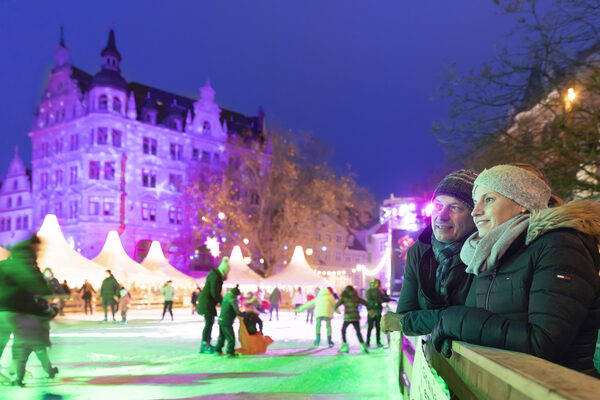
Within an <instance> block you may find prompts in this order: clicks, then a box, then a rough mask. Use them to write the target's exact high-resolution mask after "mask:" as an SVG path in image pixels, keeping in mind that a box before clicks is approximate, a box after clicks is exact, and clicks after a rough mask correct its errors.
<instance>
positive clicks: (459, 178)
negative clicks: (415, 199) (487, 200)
mask: <svg viewBox="0 0 600 400" xmlns="http://www.w3.org/2000/svg"><path fill="white" fill-rule="evenodd" d="M475 178H477V173H476V172H475V171H471V170H470V169H460V170H458V171H454V172H452V173H450V174H449V175H447V176H446V177H445V178H444V179H442V181H441V182H440V184H439V185H438V187H437V188H436V189H435V192H433V198H434V199H435V198H436V197H437V196H439V195H441V194H445V195H447V196H452V197H455V198H457V199H458V200H460V201H462V202H463V203H465V204H466V205H467V207H469V208H470V209H471V210H472V209H473V182H475Z"/></svg>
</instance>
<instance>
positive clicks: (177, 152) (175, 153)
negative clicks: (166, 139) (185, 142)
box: [171, 143, 183, 161]
mask: <svg viewBox="0 0 600 400" xmlns="http://www.w3.org/2000/svg"><path fill="white" fill-rule="evenodd" d="M182 153H183V146H182V145H180V144H175V143H171V160H176V161H181V154H182Z"/></svg>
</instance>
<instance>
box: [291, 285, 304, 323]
mask: <svg viewBox="0 0 600 400" xmlns="http://www.w3.org/2000/svg"><path fill="white" fill-rule="evenodd" d="M304 303H306V296H305V295H304V293H302V288H301V287H300V286H298V290H296V291H295V292H294V296H292V304H293V305H294V307H300V306H301V305H302V304H304ZM297 316H298V312H296V311H295V312H294V319H296V317H297Z"/></svg>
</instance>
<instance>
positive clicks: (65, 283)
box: [59, 279, 71, 315]
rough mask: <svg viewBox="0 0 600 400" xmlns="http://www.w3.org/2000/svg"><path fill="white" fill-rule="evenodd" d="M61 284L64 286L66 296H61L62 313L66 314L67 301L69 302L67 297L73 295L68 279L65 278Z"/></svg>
mask: <svg viewBox="0 0 600 400" xmlns="http://www.w3.org/2000/svg"><path fill="white" fill-rule="evenodd" d="M60 286H61V287H62V290H63V292H64V293H65V295H64V296H62V297H60V300H59V301H60V315H65V303H66V302H67V299H68V298H69V297H70V296H71V288H70V287H69V284H68V283H67V280H66V279H64V280H63V283H61V284H60Z"/></svg>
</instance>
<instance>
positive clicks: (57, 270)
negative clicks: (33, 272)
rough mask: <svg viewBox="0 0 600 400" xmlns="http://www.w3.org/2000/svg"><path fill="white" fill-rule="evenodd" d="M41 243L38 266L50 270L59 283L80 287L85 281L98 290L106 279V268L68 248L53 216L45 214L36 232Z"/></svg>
mask: <svg viewBox="0 0 600 400" xmlns="http://www.w3.org/2000/svg"><path fill="white" fill-rule="evenodd" d="M38 236H39V238H40V240H41V241H42V247H41V251H40V254H39V257H38V260H37V261H38V266H39V267H40V269H41V270H42V271H43V270H44V269H45V268H51V269H52V272H53V273H54V276H55V277H56V279H58V280H59V281H61V282H62V281H63V280H66V281H67V283H68V284H69V285H70V286H81V285H82V284H83V282H84V281H85V280H86V279H87V280H88V281H89V282H90V283H91V284H92V286H94V287H95V288H97V289H98V288H99V287H100V284H101V283H102V280H103V279H104V278H105V277H106V272H105V270H106V268H103V267H102V266H100V265H98V264H96V263H94V262H92V261H90V260H88V259H87V258H85V257H84V256H82V255H81V254H79V253H78V252H76V251H75V250H73V249H72V248H71V246H69V244H68V243H67V241H66V239H65V237H64V236H63V234H62V231H61V230H60V226H59V225H58V220H57V219H56V216H55V215H52V214H47V215H46V217H45V218H44V222H43V223H42V226H41V227H40V230H39V231H38Z"/></svg>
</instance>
